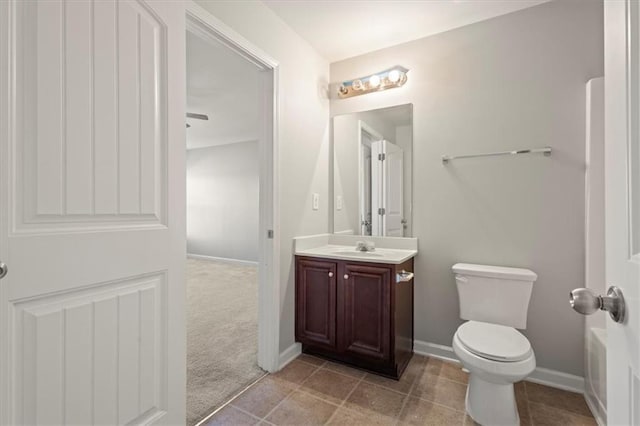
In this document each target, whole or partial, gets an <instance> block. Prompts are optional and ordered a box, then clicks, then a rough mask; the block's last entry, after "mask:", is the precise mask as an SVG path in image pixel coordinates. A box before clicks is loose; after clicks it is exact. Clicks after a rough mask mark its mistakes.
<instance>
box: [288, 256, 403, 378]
mask: <svg viewBox="0 0 640 426" xmlns="http://www.w3.org/2000/svg"><path fill="white" fill-rule="evenodd" d="M401 271H409V272H412V271H413V259H410V260H408V261H406V262H404V263H403V264H401V265H389V264H381V263H371V262H355V261H342V260H331V259H319V258H311V257H303V256H296V340H297V341H298V342H300V343H302V350H303V352H305V353H310V354H314V355H320V356H323V357H327V358H330V359H333V360H337V361H342V362H345V363H349V364H351V365H354V366H357V367H361V368H365V369H368V370H371V371H374V372H377V373H380V374H382V375H385V376H388V377H393V378H399V377H400V375H401V374H402V372H403V371H404V369H405V368H406V365H407V363H408V362H409V359H411V356H412V354H413V280H411V281H408V282H397V279H396V274H398V273H400V272H401Z"/></svg>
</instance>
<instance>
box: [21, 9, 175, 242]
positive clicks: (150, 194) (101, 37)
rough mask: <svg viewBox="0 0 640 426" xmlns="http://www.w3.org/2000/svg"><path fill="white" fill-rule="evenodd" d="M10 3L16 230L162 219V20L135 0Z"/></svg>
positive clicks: (160, 221)
mask: <svg viewBox="0 0 640 426" xmlns="http://www.w3.org/2000/svg"><path fill="white" fill-rule="evenodd" d="M17 8H18V9H19V10H18V20H17V25H16V39H17V43H18V45H19V46H20V45H21V46H24V48H23V49H21V50H20V51H19V52H17V55H16V67H17V73H16V82H17V87H18V90H17V92H16V107H17V108H16V124H17V126H16V133H17V137H16V138H15V139H14V145H13V149H14V152H15V153H16V157H15V160H16V161H15V163H14V164H15V180H14V181H13V183H14V185H13V188H12V189H13V191H12V192H13V193H14V194H15V195H16V201H17V203H16V204H15V206H14V207H15V212H14V215H13V220H14V224H13V225H14V227H15V229H16V231H17V232H36V233H39V232H43V231H44V232H56V231H58V230H60V229H78V228H81V229H82V230H86V229H96V228H114V227H113V226H112V224H113V223H114V222H115V223H117V224H118V226H116V228H118V227H119V226H122V225H123V224H127V225H141V224H145V225H150V224H162V225H166V220H165V216H166V215H165V214H164V211H165V205H166V189H167V188H166V181H165V180H164V178H163V176H165V175H166V164H167V161H166V148H167V147H166V145H167V131H166V130H167V128H166V125H164V124H163V123H164V121H165V116H166V110H165V108H163V104H162V102H163V99H166V96H167V87H166V83H167V80H166V69H165V65H166V64H165V57H164V56H165V55H166V53H163V52H166V50H167V44H166V35H167V34H166V28H164V25H163V23H162V22H161V21H160V20H159V18H158V17H157V16H156V15H155V14H154V13H153V11H152V10H150V9H149V7H148V6H146V5H144V4H143V3H139V2H137V1H136V2H117V3H114V2H96V3H95V8H94V6H93V3H91V2H73V1H69V2H63V1H51V2H22V3H19V6H18V7H17ZM95 9H97V10H95ZM99 49H104V55H105V56H103V50H99ZM98 52H99V53H98Z"/></svg>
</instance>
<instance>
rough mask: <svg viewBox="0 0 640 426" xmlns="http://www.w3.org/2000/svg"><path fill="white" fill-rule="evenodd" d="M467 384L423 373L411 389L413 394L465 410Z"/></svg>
mask: <svg viewBox="0 0 640 426" xmlns="http://www.w3.org/2000/svg"><path fill="white" fill-rule="evenodd" d="M466 394H467V385H464V384H462V383H458V382H453V381H451V380H448V379H445V378H443V377H440V376H434V375H431V374H423V375H422V376H421V377H420V378H419V380H418V381H417V382H416V384H415V385H414V387H413V390H412V391H411V395H412V396H415V397H418V398H422V399H426V400H429V401H433V402H437V403H439V404H442V405H446V406H447V407H450V408H453V409H455V410H459V411H464V410H465V396H466Z"/></svg>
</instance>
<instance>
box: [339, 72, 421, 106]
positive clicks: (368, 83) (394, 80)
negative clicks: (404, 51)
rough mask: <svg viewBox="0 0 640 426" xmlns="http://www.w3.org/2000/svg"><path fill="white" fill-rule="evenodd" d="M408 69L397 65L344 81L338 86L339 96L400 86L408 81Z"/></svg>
mask: <svg viewBox="0 0 640 426" xmlns="http://www.w3.org/2000/svg"><path fill="white" fill-rule="evenodd" d="M408 71H409V70H408V69H406V68H404V67H401V66H399V65H396V66H395V67H393V68H389V69H388V70H384V71H381V72H379V73H376V74H372V75H369V76H366V77H361V78H356V79H354V80H349V81H344V82H342V84H341V85H340V87H339V88H338V96H339V97H340V98H342V99H344V98H350V97H352V96H358V95H364V94H365V93H371V92H379V91H382V90H387V89H392V88H394V87H400V86H402V85H403V84H405V83H406V82H407V72H408Z"/></svg>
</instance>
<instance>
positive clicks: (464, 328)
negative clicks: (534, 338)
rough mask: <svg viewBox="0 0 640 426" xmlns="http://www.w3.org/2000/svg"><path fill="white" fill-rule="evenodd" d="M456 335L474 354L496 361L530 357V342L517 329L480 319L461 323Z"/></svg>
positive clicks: (512, 360) (531, 352) (519, 359)
mask: <svg viewBox="0 0 640 426" xmlns="http://www.w3.org/2000/svg"><path fill="white" fill-rule="evenodd" d="M456 335H457V337H458V339H459V342H460V343H461V344H462V346H463V347H464V348H465V349H467V350H468V351H469V352H471V353H472V354H474V355H477V356H479V357H482V358H485V359H489V360H492V361H498V362H518V361H523V360H526V359H528V358H530V357H531V355H532V354H533V350H532V349H531V343H529V340H527V338H526V337H524V336H523V335H522V334H521V333H520V332H519V331H518V330H516V329H515V328H512V327H507V326H504V325H498V324H490V323H486V322H480V321H468V322H466V323H464V324H462V325H461V326H460V327H459V328H458V331H457V332H456Z"/></svg>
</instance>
